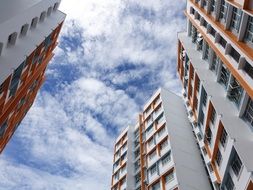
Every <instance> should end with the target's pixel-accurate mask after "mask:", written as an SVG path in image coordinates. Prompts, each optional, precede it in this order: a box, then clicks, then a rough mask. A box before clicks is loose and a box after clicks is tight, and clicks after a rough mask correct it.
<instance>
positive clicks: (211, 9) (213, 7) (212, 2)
mask: <svg viewBox="0 0 253 190" xmlns="http://www.w3.org/2000/svg"><path fill="white" fill-rule="evenodd" d="M214 10H215V0H211V7H210V12H211V13H212V12H214Z"/></svg>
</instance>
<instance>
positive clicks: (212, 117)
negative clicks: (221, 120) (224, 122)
mask: <svg viewBox="0 0 253 190" xmlns="http://www.w3.org/2000/svg"><path fill="white" fill-rule="evenodd" d="M215 119H216V111H215V109H214V108H213V110H212V113H211V117H210V121H211V123H212V124H214V122H215Z"/></svg>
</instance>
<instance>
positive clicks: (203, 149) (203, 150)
mask: <svg viewBox="0 0 253 190" xmlns="http://www.w3.org/2000/svg"><path fill="white" fill-rule="evenodd" d="M202 152H203V154H204V155H206V154H207V151H206V148H205V147H202Z"/></svg>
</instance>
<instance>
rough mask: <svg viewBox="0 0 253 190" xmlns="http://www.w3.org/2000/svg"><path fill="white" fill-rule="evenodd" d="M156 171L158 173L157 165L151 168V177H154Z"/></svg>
mask: <svg viewBox="0 0 253 190" xmlns="http://www.w3.org/2000/svg"><path fill="white" fill-rule="evenodd" d="M156 171H157V167H156V164H155V165H153V166H152V167H151V168H150V174H151V175H154V174H155V173H156Z"/></svg>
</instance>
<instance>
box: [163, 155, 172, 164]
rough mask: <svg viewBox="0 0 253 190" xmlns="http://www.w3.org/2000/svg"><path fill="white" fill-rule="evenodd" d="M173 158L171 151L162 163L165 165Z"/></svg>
mask: <svg viewBox="0 0 253 190" xmlns="http://www.w3.org/2000/svg"><path fill="white" fill-rule="evenodd" d="M170 160H171V156H170V152H169V153H168V154H166V155H165V156H164V157H163V158H162V165H163V166H164V165H165V164H167V163H168V162H169V161H170Z"/></svg>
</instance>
